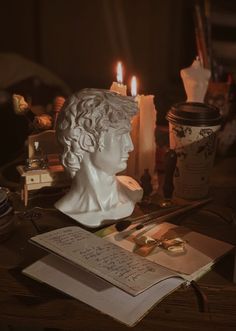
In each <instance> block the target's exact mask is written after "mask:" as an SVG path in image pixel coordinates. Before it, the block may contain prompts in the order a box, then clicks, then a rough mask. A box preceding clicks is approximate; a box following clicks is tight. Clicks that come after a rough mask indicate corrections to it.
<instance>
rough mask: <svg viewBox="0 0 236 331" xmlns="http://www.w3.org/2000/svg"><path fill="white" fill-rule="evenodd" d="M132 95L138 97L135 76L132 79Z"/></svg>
mask: <svg viewBox="0 0 236 331" xmlns="http://www.w3.org/2000/svg"><path fill="white" fill-rule="evenodd" d="M131 95H132V97H136V95H137V79H136V77H135V76H133V77H132V79H131Z"/></svg>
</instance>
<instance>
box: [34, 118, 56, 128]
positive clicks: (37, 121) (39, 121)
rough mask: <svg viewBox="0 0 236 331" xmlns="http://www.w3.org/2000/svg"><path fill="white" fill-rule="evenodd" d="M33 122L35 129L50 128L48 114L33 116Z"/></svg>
mask: <svg viewBox="0 0 236 331" xmlns="http://www.w3.org/2000/svg"><path fill="white" fill-rule="evenodd" d="M33 124H34V126H35V127H36V128H37V129H41V130H49V129H51V128H52V117H51V116H50V115H48V114H43V115H39V116H35V118H34V122H33Z"/></svg>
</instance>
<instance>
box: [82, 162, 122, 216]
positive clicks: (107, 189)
mask: <svg viewBox="0 0 236 331" xmlns="http://www.w3.org/2000/svg"><path fill="white" fill-rule="evenodd" d="M77 181H78V189H79V190H80V189H82V191H85V190H87V193H88V195H90V194H91V195H92V196H93V197H94V198H95V200H96V201H97V203H98V206H99V208H100V209H101V210H109V209H110V208H111V207H112V206H114V205H116V204H117V203H118V202H119V196H118V190H117V181H116V176H115V175H109V174H107V173H105V172H104V171H102V170H101V169H98V168H95V167H94V166H93V165H92V164H91V162H87V163H86V164H85V162H83V163H82V166H81V169H80V171H79V174H78V176H77Z"/></svg>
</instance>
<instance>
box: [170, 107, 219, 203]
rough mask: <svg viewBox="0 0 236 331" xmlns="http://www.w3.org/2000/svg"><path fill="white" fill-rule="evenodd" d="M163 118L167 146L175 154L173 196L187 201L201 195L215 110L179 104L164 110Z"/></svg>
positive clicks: (206, 186) (210, 156) (207, 172)
mask: <svg viewBox="0 0 236 331" xmlns="http://www.w3.org/2000/svg"><path fill="white" fill-rule="evenodd" d="M167 120H168V121H169V138H170V148H171V149H174V150H175V152H176V154H177V162H176V168H175V171H174V177H173V183H174V195H175V196H176V197H180V198H183V199H187V200H188V199H189V200H197V199H202V198H205V197H206V196H207V195H208V192H209V175H210V172H211V170H212V168H213V164H214V158H215V151H216V139H217V132H218V131H219V129H220V124H221V116H220V113H219V110H218V109H217V108H216V107H214V106H210V105H206V104H203V103H196V102H187V103H179V104H176V105H174V106H173V107H172V108H171V110H170V111H169V112H168V114H167Z"/></svg>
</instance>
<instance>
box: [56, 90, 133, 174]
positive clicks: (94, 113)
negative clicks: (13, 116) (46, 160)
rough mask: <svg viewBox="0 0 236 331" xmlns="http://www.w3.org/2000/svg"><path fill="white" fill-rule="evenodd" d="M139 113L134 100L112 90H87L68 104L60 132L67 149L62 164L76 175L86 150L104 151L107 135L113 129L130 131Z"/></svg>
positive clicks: (62, 118) (63, 109) (62, 112)
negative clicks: (132, 122)
mask: <svg viewBox="0 0 236 331" xmlns="http://www.w3.org/2000/svg"><path fill="white" fill-rule="evenodd" d="M137 111H138V105H137V102H136V101H135V100H134V98H133V97H127V96H122V95H119V94H117V93H115V92H112V91H110V90H101V89H83V90H81V91H80V92H77V93H75V94H73V95H72V96H71V97H69V98H68V99H67V100H66V102H65V103H64V105H63V107H62V110H61V111H60V113H59V116H58V120H57V127H56V133H57V138H58V141H59V142H60V144H61V145H62V146H63V153H62V164H63V165H64V167H65V168H67V169H68V170H69V171H70V173H71V175H72V176H74V175H75V173H76V171H77V170H78V169H80V164H81V162H82V159H83V154H84V152H85V151H87V152H88V151H89V152H91V151H96V150H97V149H99V150H102V149H103V143H104V133H105V132H106V131H108V129H109V128H117V129H119V128H122V129H127V131H129V130H130V127H131V118H132V116H134V115H135V114H136V113H137Z"/></svg>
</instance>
